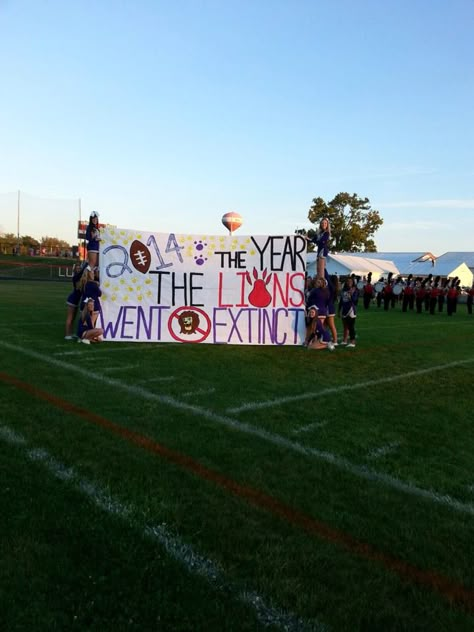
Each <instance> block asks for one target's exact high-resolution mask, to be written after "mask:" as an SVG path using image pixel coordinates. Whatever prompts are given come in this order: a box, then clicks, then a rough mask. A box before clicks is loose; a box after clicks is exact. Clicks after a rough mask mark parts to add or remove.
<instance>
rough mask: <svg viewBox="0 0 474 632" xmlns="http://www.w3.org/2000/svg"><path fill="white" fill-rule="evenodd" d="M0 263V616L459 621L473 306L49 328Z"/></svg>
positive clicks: (471, 535) (470, 540) (60, 322)
mask: <svg viewBox="0 0 474 632" xmlns="http://www.w3.org/2000/svg"><path fill="white" fill-rule="evenodd" d="M68 292H69V285H67V284H62V283H47V282H29V281H22V282H20V281H0V357H1V363H0V454H1V458H0V503H1V504H0V506H1V511H2V519H1V520H0V529H1V533H0V536H1V537H0V629H2V630H6V631H13V630H14V631H20V630H28V631H31V630H34V631H45V632H46V631H48V632H50V631H52V630H68V631H69V630H80V631H83V630H87V631H97V632H99V631H100V632H104V631H109V630H110V631H112V630H113V631H121V630H131V631H135V630H136V631H138V630H142V631H143V630H150V631H151V630H165V631H168V630H173V631H179V632H181V631H188V630H189V631H193V632H194V631H203V632H204V631H205V632H222V631H234V630H235V631H240V630H244V631H246V630H248V631H258V630H286V631H296V630H327V631H331V630H332V631H341V630H343V631H345V630H347V631H357V630H373V631H384V632H385V631H392V630H424V631H429V632H438V631H439V632H441V631H457V630H466V631H467V630H472V629H474V424H473V419H474V415H473V401H474V397H473V385H474V317H473V316H469V315H468V314H467V312H466V306H465V305H461V306H459V308H458V313H457V314H455V315H454V316H453V317H451V318H448V316H447V315H446V312H445V313H442V314H436V315H434V316H430V315H429V314H427V313H423V314H415V313H410V312H409V313H406V314H403V313H401V310H400V308H397V309H395V310H393V311H390V312H384V311H383V310H377V308H376V307H374V306H373V307H371V309H370V310H369V311H368V312H365V311H364V310H363V309H362V306H360V310H359V317H358V319H357V333H358V345H357V348H356V349H344V348H337V349H336V350H335V351H334V352H333V353H329V352H327V351H306V350H305V349H303V348H295V347H260V348H259V347H249V346H241V347H239V346H212V345H179V344H141V343H140V344H137V343H135V344H127V343H110V342H109V343H107V342H104V343H103V344H101V345H91V346H85V345H78V344H75V343H73V342H67V341H64V340H63V336H64V320H65V315H66V310H65V298H66V296H67V294H68Z"/></svg>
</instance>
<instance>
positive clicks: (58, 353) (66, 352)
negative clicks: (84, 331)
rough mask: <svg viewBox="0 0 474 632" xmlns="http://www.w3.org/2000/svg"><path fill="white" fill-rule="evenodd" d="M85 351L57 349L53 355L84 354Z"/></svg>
mask: <svg viewBox="0 0 474 632" xmlns="http://www.w3.org/2000/svg"><path fill="white" fill-rule="evenodd" d="M83 353H84V351H82V349H81V351H79V349H78V350H77V351H55V352H54V354H53V355H55V356H73V355H82V354H83Z"/></svg>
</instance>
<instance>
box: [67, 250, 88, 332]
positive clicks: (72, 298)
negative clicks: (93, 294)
mask: <svg viewBox="0 0 474 632" xmlns="http://www.w3.org/2000/svg"><path fill="white" fill-rule="evenodd" d="M82 273H83V270H82V265H81V262H80V261H77V262H76V263H75V264H74V268H73V276H72V286H73V291H72V292H71V294H69V296H68V297H67V299H66V305H67V314H66V332H65V336H64V340H73V339H74V337H75V336H74V335H73V333H72V332H73V327H74V320H75V318H76V314H77V310H78V309H79V305H80V302H81V294H82V292H81V287H80V281H81V277H82Z"/></svg>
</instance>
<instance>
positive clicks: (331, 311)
mask: <svg viewBox="0 0 474 632" xmlns="http://www.w3.org/2000/svg"><path fill="white" fill-rule="evenodd" d="M324 273H325V275H326V283H327V287H328V291H329V298H328V303H327V315H326V323H325V324H326V325H327V328H328V329H329V331H330V332H331V337H332V341H333V343H334V346H335V347H337V346H338V344H339V343H338V342H337V329H336V323H335V319H336V307H335V305H336V301H337V298H338V296H339V279H338V277H337V276H336V275H335V274H333V275H331V276H329V274H328V271H327V270H325V271H324Z"/></svg>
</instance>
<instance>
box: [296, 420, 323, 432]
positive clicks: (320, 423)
mask: <svg viewBox="0 0 474 632" xmlns="http://www.w3.org/2000/svg"><path fill="white" fill-rule="evenodd" d="M328 423H329V422H328V421H326V420H324V421H315V422H314V423H312V424H308V425H307V426H300V427H299V428H295V429H294V430H293V434H301V433H303V432H310V431H311V430H318V429H319V428H324V426H327V425H328Z"/></svg>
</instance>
